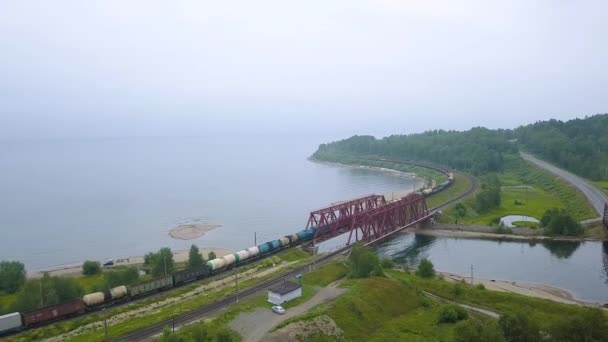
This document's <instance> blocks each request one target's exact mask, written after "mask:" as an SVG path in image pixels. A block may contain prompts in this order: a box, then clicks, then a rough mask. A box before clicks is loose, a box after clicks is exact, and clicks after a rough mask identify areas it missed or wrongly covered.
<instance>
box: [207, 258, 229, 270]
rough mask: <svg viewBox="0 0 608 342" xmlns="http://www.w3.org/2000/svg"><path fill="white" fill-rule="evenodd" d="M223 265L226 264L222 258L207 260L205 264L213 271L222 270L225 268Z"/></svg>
mask: <svg viewBox="0 0 608 342" xmlns="http://www.w3.org/2000/svg"><path fill="white" fill-rule="evenodd" d="M225 263H226V262H225V261H224V259H223V258H216V259H213V260H209V261H208V262H207V266H209V269H210V270H212V271H213V270H219V269H221V268H223V267H224V266H226V265H225Z"/></svg>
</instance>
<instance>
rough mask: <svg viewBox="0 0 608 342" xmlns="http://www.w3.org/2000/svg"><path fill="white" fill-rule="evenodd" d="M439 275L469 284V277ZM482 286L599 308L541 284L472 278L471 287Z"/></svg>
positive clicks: (560, 290)
mask: <svg viewBox="0 0 608 342" xmlns="http://www.w3.org/2000/svg"><path fill="white" fill-rule="evenodd" d="M441 274H442V275H443V276H444V277H445V279H446V280H448V281H452V282H463V281H464V282H466V283H467V284H471V277H463V276H461V275H458V274H454V273H447V272H441ZM477 284H483V286H484V287H485V288H486V289H488V290H492V291H498V292H511V293H517V294H521V295H524V296H529V297H536V298H542V299H548V300H552V301H555V302H559V303H564V304H575V305H584V306H600V305H601V304H599V303H590V302H584V301H581V300H577V299H575V298H574V296H573V295H572V293H570V292H568V291H567V290H564V289H560V288H557V287H552V286H548V285H542V284H530V283H523V282H514V281H506V280H495V279H480V278H474V279H473V285H477Z"/></svg>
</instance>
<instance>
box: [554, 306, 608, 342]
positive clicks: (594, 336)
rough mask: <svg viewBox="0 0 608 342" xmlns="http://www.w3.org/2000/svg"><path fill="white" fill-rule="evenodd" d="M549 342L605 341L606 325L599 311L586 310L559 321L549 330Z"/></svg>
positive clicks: (607, 331)
mask: <svg viewBox="0 0 608 342" xmlns="http://www.w3.org/2000/svg"><path fill="white" fill-rule="evenodd" d="M549 333H550V335H551V341H556V342H578V341H581V342H596V341H597V342H599V341H606V336H608V324H607V322H606V319H605V318H604V313H603V312H602V310H600V309H587V310H585V311H584V312H583V313H580V314H577V315H573V316H572V317H569V318H568V319H567V320H566V319H561V320H558V321H556V322H555V323H553V325H552V326H551V328H550V329H549Z"/></svg>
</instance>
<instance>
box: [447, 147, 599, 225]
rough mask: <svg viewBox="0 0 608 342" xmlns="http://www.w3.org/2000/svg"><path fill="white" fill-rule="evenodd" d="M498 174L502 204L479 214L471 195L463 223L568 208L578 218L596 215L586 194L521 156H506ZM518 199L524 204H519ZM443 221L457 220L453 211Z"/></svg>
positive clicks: (537, 216)
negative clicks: (502, 168) (502, 169)
mask: <svg viewBox="0 0 608 342" xmlns="http://www.w3.org/2000/svg"><path fill="white" fill-rule="evenodd" d="M497 176H498V178H499V179H500V182H501V184H502V186H503V188H502V190H501V205H500V207H499V208H496V209H493V210H491V211H489V212H487V213H483V214H480V215H478V214H477V213H476V212H475V210H474V209H473V208H474V199H473V198H471V199H469V200H467V201H464V204H465V205H466V206H467V207H468V208H467V209H468V210H467V212H468V215H467V217H465V218H464V219H460V220H459V222H460V223H465V224H481V225H489V224H490V223H491V222H492V221H494V222H496V219H499V218H501V217H503V216H507V215H526V216H531V217H534V218H536V219H540V218H541V217H542V215H543V214H544V213H545V211H546V210H547V209H551V208H565V209H566V210H568V212H570V214H571V215H572V216H573V217H574V218H575V219H576V220H584V219H588V218H593V217H595V213H594V211H593V209H592V208H591V206H590V205H589V203H588V202H587V200H586V199H585V197H584V195H583V194H582V193H580V192H579V191H578V190H577V189H576V188H574V187H573V186H571V185H570V184H568V183H566V182H565V181H563V180H561V179H559V178H557V177H556V176H554V175H552V174H550V173H548V172H545V171H544V170H542V169H540V168H538V167H536V166H534V165H532V164H530V163H528V162H526V161H525V160H523V159H522V158H521V157H520V156H519V155H505V169H504V171H503V172H502V173H498V174H497ZM524 186H525V187H527V188H523V187H524ZM516 201H517V202H519V203H521V204H516ZM442 221H443V222H445V223H454V222H455V216H454V212H453V210H449V209H448V210H447V211H446V212H445V214H444V215H443V217H442Z"/></svg>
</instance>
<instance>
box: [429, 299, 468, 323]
mask: <svg viewBox="0 0 608 342" xmlns="http://www.w3.org/2000/svg"><path fill="white" fill-rule="evenodd" d="M468 317H469V313H468V312H467V311H466V310H465V309H464V308H463V307H461V306H458V305H453V304H450V305H444V306H442V307H441V309H440V310H439V318H438V320H437V321H438V322H439V323H456V322H458V321H462V320H463V319H467V318H468Z"/></svg>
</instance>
